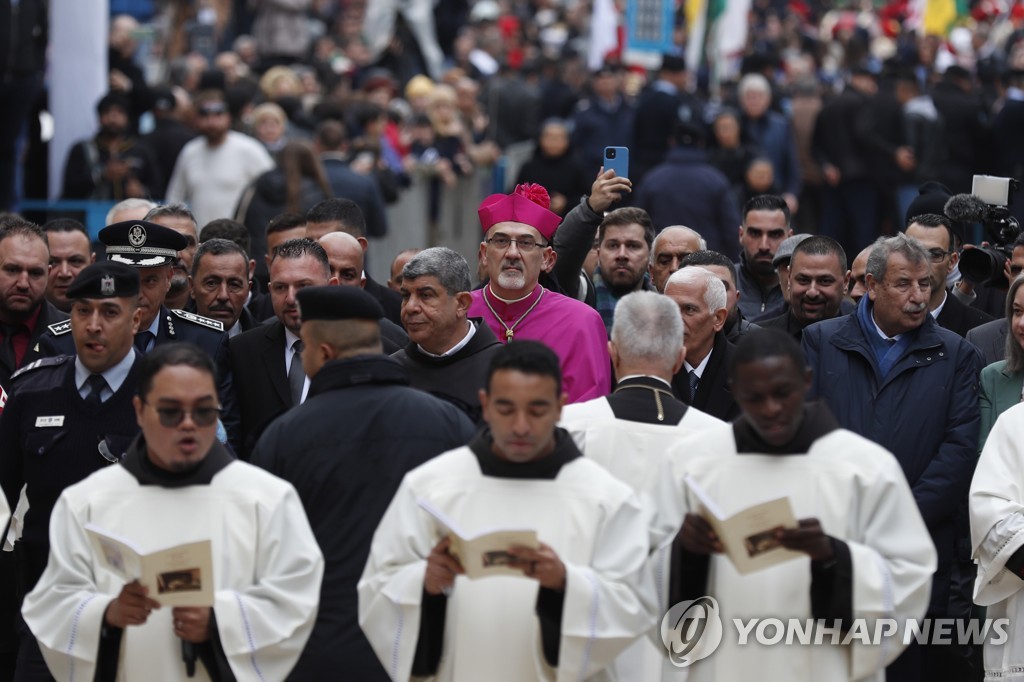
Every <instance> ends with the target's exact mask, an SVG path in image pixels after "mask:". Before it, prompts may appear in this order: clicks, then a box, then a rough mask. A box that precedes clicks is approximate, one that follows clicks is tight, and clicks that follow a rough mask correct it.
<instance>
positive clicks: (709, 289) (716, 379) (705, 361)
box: [665, 268, 739, 421]
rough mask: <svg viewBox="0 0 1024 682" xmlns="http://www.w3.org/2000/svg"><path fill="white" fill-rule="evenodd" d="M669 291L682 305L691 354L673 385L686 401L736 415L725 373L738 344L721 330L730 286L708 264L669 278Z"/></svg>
mask: <svg viewBox="0 0 1024 682" xmlns="http://www.w3.org/2000/svg"><path fill="white" fill-rule="evenodd" d="M665 295H666V296H668V297H669V298H671V299H672V300H673V301H675V302H676V305H678V306H679V313H680V314H681V315H682V316H683V325H684V326H685V328H686V356H685V358H684V360H683V366H682V368H681V369H679V371H677V372H676V373H675V376H673V377H672V389H673V390H674V391H675V393H676V395H677V396H679V398H680V400H682V401H683V402H685V403H686V404H687V405H691V406H693V407H696V408H697V409H698V410H701V411H702V412H706V413H707V414H710V415H711V416H713V417H718V418H719V419H722V420H725V421H730V420H732V419H733V417H735V416H737V415H738V414H739V408H738V407H737V405H736V401H735V400H733V397H732V393H731V392H730V391H729V387H728V385H727V383H726V377H727V374H728V368H729V363H730V362H731V360H732V355H733V353H734V352H735V351H736V347H735V346H733V345H732V344H731V343H729V342H728V341H727V340H726V338H725V332H724V331H722V330H723V328H724V327H725V320H726V318H727V317H728V316H729V308H728V303H727V298H726V293H725V285H724V284H722V280H720V279H719V278H718V277H717V276H716V275H714V274H713V273H711V272H709V271H707V270H704V269H703V268H683V269H681V270H678V271H676V272H675V273H673V275H672V276H671V277H669V278H668V283H667V284H665Z"/></svg>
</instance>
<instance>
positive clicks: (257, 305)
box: [245, 281, 274, 324]
mask: <svg viewBox="0 0 1024 682" xmlns="http://www.w3.org/2000/svg"><path fill="white" fill-rule="evenodd" d="M245 307H246V309H247V310H248V311H249V312H250V313H251V314H252V318H253V319H254V320H256V323H257V324H259V323H261V322H263V321H264V320H269V319H270V318H272V317H274V305H273V303H272V302H271V300H270V294H268V293H266V292H265V291H263V289H262V284H261V283H260V282H259V281H256V282H253V285H252V296H251V297H250V298H249V302H248V303H246V304H245Z"/></svg>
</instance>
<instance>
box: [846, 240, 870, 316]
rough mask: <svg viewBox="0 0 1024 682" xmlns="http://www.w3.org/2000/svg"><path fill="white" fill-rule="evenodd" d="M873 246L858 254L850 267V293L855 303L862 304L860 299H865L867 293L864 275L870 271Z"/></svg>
mask: <svg viewBox="0 0 1024 682" xmlns="http://www.w3.org/2000/svg"><path fill="white" fill-rule="evenodd" d="M873 246H874V245H873V244H872V246H868V247H866V248H865V249H864V250H863V251H861V252H860V253H858V254H857V257H856V258H854V259H853V264H852V265H850V284H849V286H850V290H849V293H850V298H852V299H853V302H854V303H860V299H861V298H863V297H864V293H865V292H866V291H867V288H866V287H867V285H866V284H865V282H864V275H865V274H866V273H867V270H868V256H870V255H871V248H872V247H873Z"/></svg>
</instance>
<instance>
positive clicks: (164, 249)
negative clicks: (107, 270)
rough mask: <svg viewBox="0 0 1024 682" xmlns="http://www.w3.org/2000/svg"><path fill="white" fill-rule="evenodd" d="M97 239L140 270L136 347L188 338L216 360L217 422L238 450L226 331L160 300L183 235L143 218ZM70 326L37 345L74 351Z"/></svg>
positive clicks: (53, 329)
mask: <svg viewBox="0 0 1024 682" xmlns="http://www.w3.org/2000/svg"><path fill="white" fill-rule="evenodd" d="M99 237H100V241H101V242H103V243H104V244H105V245H106V247H107V259H108V260H110V261H113V262H115V263H124V264H126V265H130V266H132V267H134V268H135V269H136V270H137V271H138V273H139V310H140V311H141V321H140V323H139V332H138V334H136V336H135V347H136V348H137V349H138V350H139V351H140V352H141V353H143V354H145V353H148V352H149V351H151V350H153V348H154V347H155V346H157V345H161V344H164V343H171V342H173V341H187V342H189V343H193V344H195V345H197V346H199V347H200V348H201V349H203V350H204V351H206V352H207V353H209V355H210V357H212V358H213V360H214V362H215V363H216V364H217V372H218V386H217V392H218V393H219V394H220V401H221V406H222V408H223V411H222V412H221V421H222V422H223V423H224V428H225V429H226V430H227V436H228V441H229V442H230V443H231V445H232V446H234V447H235V448H236V449H237V445H238V435H239V430H238V428H239V419H238V410H237V408H236V403H235V396H234V389H233V387H232V381H231V361H230V355H229V350H228V335H227V334H226V333H225V332H224V325H223V324H222V323H221V322H220V321H219V320H214V319H211V318H209V317H203V316H202V315H197V314H196V313H192V312H188V311H186V310H171V309H168V308H167V306H166V305H164V300H165V299H166V297H167V292H168V290H169V289H170V286H171V276H172V269H171V266H172V264H173V263H174V262H175V261H176V260H177V258H178V252H179V251H182V250H184V249H185V248H186V247H187V246H188V242H187V240H186V239H185V237H184V236H182V235H181V234H180V233H178V232H175V231H174V230H172V229H170V228H168V227H164V226H163V225H157V224H156V223H151V222H148V221H145V220H126V221H123V222H120V223H114V224H113V225H108V226H107V227H105V228H103V229H102V230H100V234H99ZM69 331H70V325H68V324H67V323H60V324H53V325H50V327H49V330H48V331H47V333H46V334H45V335H44V336H43V339H42V341H41V342H40V346H41V347H43V348H46V349H47V351H48V352H47V353H45V354H46V355H58V354H70V353H73V352H74V350H73V348H72V347H71V346H72V343H71V340H70V339H69V338H68V332H69Z"/></svg>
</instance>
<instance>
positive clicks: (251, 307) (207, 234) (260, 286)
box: [199, 214, 306, 331]
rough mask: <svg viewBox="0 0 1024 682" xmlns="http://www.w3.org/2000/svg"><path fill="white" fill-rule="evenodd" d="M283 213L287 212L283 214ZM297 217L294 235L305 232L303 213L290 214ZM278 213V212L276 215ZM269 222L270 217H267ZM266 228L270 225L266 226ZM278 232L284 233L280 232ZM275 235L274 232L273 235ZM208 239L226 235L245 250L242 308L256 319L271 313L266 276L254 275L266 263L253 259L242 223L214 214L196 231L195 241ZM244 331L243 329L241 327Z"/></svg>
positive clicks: (272, 311)
mask: <svg viewBox="0 0 1024 682" xmlns="http://www.w3.org/2000/svg"><path fill="white" fill-rule="evenodd" d="M286 215H287V214H286ZM294 215H295V216H296V217H297V218H301V220H302V223H301V227H300V228H299V229H298V230H296V231H295V237H301V236H303V235H304V234H305V233H306V218H305V216H299V215H298V214H294ZM279 217H280V216H278V218H279ZM271 222H272V223H273V221H271ZM267 229H268V230H269V229H270V227H269V226H268V227H267ZM282 234H287V233H286V232H285V233H282ZM277 236H278V235H275V238H276V237H277ZM211 239H226V240H228V241H229V242H234V243H235V244H237V245H238V246H239V247H241V249H242V251H243V252H244V253H245V258H246V260H247V261H248V262H249V268H248V273H247V275H246V277H248V280H249V284H248V287H247V291H248V294H247V296H246V299H245V309H246V311H247V312H248V313H249V314H250V315H252V319H253V320H255V321H256V322H257V323H260V322H263V321H264V320H267V319H268V318H271V317H273V316H274V307H273V306H272V305H271V304H270V294H268V293H267V291H266V286H265V285H266V277H264V278H263V279H262V280H261V279H260V278H259V277H258V275H257V272H258V270H259V267H260V265H261V264H262V266H263V271H264V274H266V270H267V267H268V266H267V263H266V259H260V261H259V263H257V259H256V258H255V257H254V254H253V252H252V237H251V236H250V235H249V230H248V228H246V226H245V225H243V224H242V223H240V222H238V221H236V220H231V219H230V218H218V219H217V220H211V221H210V222H208V223H206V225H204V226H203V232H202V234H200V235H199V243H200V244H202V243H203V242H207V241H209V240H211ZM279 241H288V240H287V239H281V240H279ZM243 331H245V330H243Z"/></svg>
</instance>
